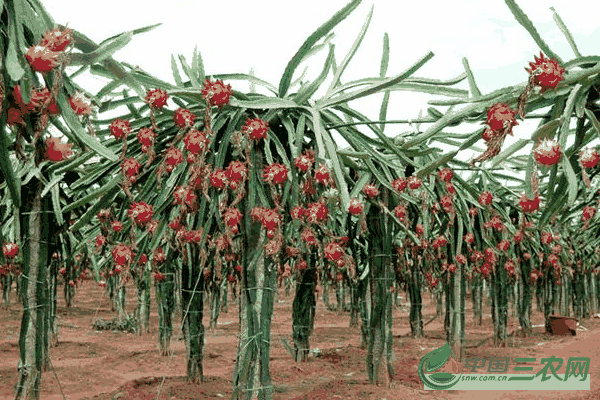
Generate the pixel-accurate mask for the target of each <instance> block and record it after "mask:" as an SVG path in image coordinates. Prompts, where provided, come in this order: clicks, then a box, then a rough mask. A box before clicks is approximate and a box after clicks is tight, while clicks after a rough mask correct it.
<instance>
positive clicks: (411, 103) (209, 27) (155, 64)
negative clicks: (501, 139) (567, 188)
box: [44, 0, 600, 159]
mask: <svg viewBox="0 0 600 400" xmlns="http://www.w3.org/2000/svg"><path fill="white" fill-rule="evenodd" d="M347 2H348V1H347V0H304V1H302V2H292V1H282V0H252V1H239V0H229V1H227V0H223V1H220V2H205V1H193V0H170V1H156V0H104V1H103V2H102V3H95V6H94V8H93V9H90V8H86V7H83V6H82V2H81V1H80V0H60V1H54V0H52V1H45V2H44V5H45V7H46V9H47V11H48V12H49V13H50V15H51V16H52V17H53V18H54V20H55V21H56V22H57V23H63V24H68V26H69V27H72V28H75V29H77V30H80V31H82V32H83V33H85V34H86V35H87V36H89V37H90V38H91V39H93V40H95V41H97V42H99V41H101V40H103V39H105V38H107V37H109V36H112V35H114V34H117V33H120V32H123V31H128V30H132V29H135V28H139V27H142V26H146V25H151V24H155V23H159V22H162V23H163V25H162V26H160V27H158V28H156V29H155V30H153V31H151V32H148V33H144V34H141V35H138V36H135V37H134V39H133V41H132V42H131V43H130V44H129V45H127V46H126V47H125V48H124V49H123V50H120V51H119V52H117V53H116V54H115V56H114V57H115V58H116V59H117V60H121V61H127V62H129V63H131V64H133V65H140V66H141V67H142V68H143V69H145V70H147V71H148V72H150V73H151V74H153V75H154V76H156V77H158V78H161V79H163V80H166V81H169V82H174V81H173V78H172V75H171V66H170V60H171V54H175V55H177V54H183V55H184V56H185V57H186V58H187V59H188V63H190V62H191V55H192V51H193V49H194V46H196V45H197V46H198V50H199V51H200V52H201V55H202V58H203V61H204V66H205V69H206V73H207V75H210V74H218V73H234V72H244V73H248V72H249V70H250V69H251V68H253V69H254V73H255V75H256V76H257V77H259V78H261V79H264V80H266V81H268V82H270V83H272V84H274V85H275V86H278V84H279V80H280V77H281V74H282V73H283V71H284V69H285V67H286V65H287V63H288V61H289V60H290V58H291V57H292V56H293V55H294V53H295V52H296V51H297V49H298V48H299V47H300V46H301V45H302V43H303V42H304V40H305V39H306V38H307V37H308V36H309V35H310V34H311V33H312V32H313V31H314V30H315V29H316V28H318V27H319V26H320V25H321V24H323V23H324V22H325V21H326V20H327V19H329V18H330V17H331V16H332V15H333V14H334V13H335V12H336V11H338V10H339V9H340V8H342V7H343V6H345V5H346V4H347ZM517 3H518V4H519V6H520V7H521V8H522V9H523V10H524V11H525V13H526V14H527V15H528V16H529V18H530V19H531V20H532V22H533V24H534V25H535V26H536V28H537V29H538V32H539V33H540V35H541V36H542V38H543V39H544V40H545V41H546V43H547V44H548V45H549V46H550V48H551V49H552V50H553V51H554V52H555V53H557V54H558V55H559V56H560V57H562V59H563V60H564V61H565V62H566V61H568V60H571V59H572V58H574V54H573V52H572V50H571V48H570V47H569V45H568V43H567V41H566V40H565V38H564V36H563V34H562V33H561V32H560V30H559V29H558V27H557V26H556V24H555V22H554V20H553V13H552V11H551V10H550V7H552V6H554V8H555V10H556V12H557V13H558V14H559V15H560V16H561V18H562V19H563V21H564V23H565V24H566V25H567V27H568V28H569V29H570V31H571V33H572V35H573V36H574V38H575V42H576V43H577V45H578V47H579V51H580V52H581V53H582V54H583V55H584V56H585V55H597V54H600V28H599V25H600V24H599V22H598V21H599V15H600V2H594V1H590V0H570V1H568V2H565V1H558V0H554V1H537V0H536V1H533V0H518V1H517ZM372 5H373V6H374V14H373V19H372V21H371V25H370V27H369V31H368V32H367V35H366V37H365V39H364V41H363V43H362V45H361V47H360V48H359V50H358V52H357V54H356V56H355V58H354V59H353V61H352V62H351V64H350V65H349V67H348V68H347V69H346V72H345V73H344V75H343V76H342V82H347V81H350V80H354V79H358V78H365V77H374V76H378V75H379V65H380V60H381V54H382V43H383V34H384V32H387V33H388V34H389V37H390V47H391V50H390V62H389V67H388V76H393V75H396V74H398V73H400V72H402V71H404V70H405V69H407V68H409V67H410V66H411V65H412V64H413V63H415V62H416V61H417V60H419V59H420V58H421V57H423V56H424V55H425V54H427V53H428V52H429V51H432V52H433V53H434V54H435V57H433V58H432V59H431V60H430V61H429V62H428V63H427V64H426V65H425V66H424V67H423V68H421V69H420V70H419V71H418V72H417V73H416V74H415V75H414V76H419V77H427V78H436V79H449V78H453V77H456V76H458V75H460V74H461V73H463V72H464V69H463V66H462V57H467V59H468V60H469V64H470V67H471V69H472V71H473V73H474V75H475V79H476V82H477V84H478V86H479V88H480V90H481V92H482V93H483V94H486V93H489V92H490V91H493V90H496V89H499V88H501V87H504V86H508V85H515V84H518V83H521V82H525V81H526V80H527V73H526V72H525V70H524V69H523V68H524V67H526V66H528V65H529V64H528V62H529V61H533V55H534V54H535V55H538V54H539V52H540V49H539V48H538V47H537V46H536V44H535V42H534V41H533V39H531V37H530V36H529V34H528V33H527V31H526V30H525V29H524V28H523V27H522V26H521V25H520V24H519V23H518V22H517V21H516V20H515V18H514V17H513V15H512V13H511V12H510V10H509V8H508V6H507V5H506V4H505V3H504V2H503V1H499V0H497V1H477V0H452V1H430V0H420V1H391V0H372V1H370V2H369V1H364V2H363V4H361V5H360V6H359V7H358V8H357V9H356V10H355V11H354V12H353V13H352V14H351V15H350V16H349V17H348V18H347V19H346V20H345V21H343V22H342V23H341V24H339V25H338V26H337V27H336V28H335V30H334V32H335V33H336V37H335V38H334V39H333V43H334V44H335V45H336V48H335V53H336V61H337V63H338V64H339V63H340V62H341V60H342V59H343V57H344V56H345V55H346V52H347V51H348V49H349V48H350V46H352V44H353V42H354V40H355V38H356V36H357V35H358V33H359V31H360V29H361V27H362V25H363V23H364V21H365V19H366V17H367V15H368V13H369V10H370V8H371V6H372ZM322 53H323V54H319V55H318V56H316V57H313V59H311V60H310V61H308V62H305V64H306V66H308V68H309V70H308V75H307V76H308V78H309V79H311V80H312V78H314V77H315V76H316V75H318V73H319V72H320V71H321V68H322V65H323V61H324V59H325V56H326V51H323V52H322ZM303 69H304V65H302V66H301V67H300V68H299V69H298V70H297V75H296V76H295V77H298V76H299V75H300V74H301V73H302V70H303ZM331 76H332V75H331V73H330V78H331ZM93 79H94V80H95V81H97V82H98V88H99V87H101V86H102V84H103V82H105V80H103V79H102V78H98V77H95V78H93ZM232 83H233V84H234V85H236V84H237V85H241V83H240V82H239V81H236V82H232ZM324 86H325V87H327V86H328V82H326V83H325V85H324ZM86 87H89V86H87V85H86ZM461 87H462V88H465V89H468V85H467V83H466V80H465V82H464V85H462V86H461ZM90 89H92V90H91V91H92V92H94V90H93V88H91V87H90ZM238 90H241V91H245V90H246V88H245V87H238ZM381 99H382V95H375V96H371V97H369V98H367V99H363V100H360V101H356V102H354V103H352V106H354V107H355V108H357V109H359V110H361V111H362V112H363V113H365V114H366V115H367V116H369V117H370V118H372V119H378V113H379V106H380V102H381ZM428 99H431V95H428V94H423V95H420V94H412V93H409V92H395V93H392V95H391V101H390V108H389V110H388V119H407V118H416V117H417V116H418V112H419V110H420V109H423V110H426V108H427V107H428V106H427V104H426V101H427V100H428ZM442 111H443V109H442ZM535 126H537V122H533V123H531V124H529V123H521V124H520V125H519V126H517V127H515V128H514V129H513V132H514V133H515V138H518V137H523V138H527V137H529V135H530V134H531V132H532V130H533V129H534V128H535ZM425 128H426V126H422V127H421V130H424V129H425ZM409 129H410V128H408V127H407V126H406V125H390V126H388V128H387V129H386V134H388V135H390V136H395V135H397V134H398V133H400V132H403V131H407V130H409ZM455 129H456V130H457V131H460V129H458V128H455ZM467 130H468V131H472V130H473V128H472V127H469V128H468V129H467ZM512 140H514V139H512ZM510 143H512V141H507V142H506V144H505V147H506V146H508V145H509V144H510ZM478 145H479V146H483V142H479V143H478ZM528 149H530V147H529V148H528ZM471 154H473V153H471ZM461 158H463V157H461ZM469 158H470V157H466V159H469Z"/></svg>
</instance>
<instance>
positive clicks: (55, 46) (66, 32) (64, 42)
mask: <svg viewBox="0 0 600 400" xmlns="http://www.w3.org/2000/svg"><path fill="white" fill-rule="evenodd" d="M72 32H73V30H72V29H63V30H61V29H59V28H56V29H53V30H51V31H46V33H44V37H43V38H42V40H41V41H40V46H45V47H47V48H48V49H50V50H51V51H56V52H61V51H63V50H64V49H65V48H66V47H67V46H68V45H69V44H71V41H72V40H73V36H72Z"/></svg>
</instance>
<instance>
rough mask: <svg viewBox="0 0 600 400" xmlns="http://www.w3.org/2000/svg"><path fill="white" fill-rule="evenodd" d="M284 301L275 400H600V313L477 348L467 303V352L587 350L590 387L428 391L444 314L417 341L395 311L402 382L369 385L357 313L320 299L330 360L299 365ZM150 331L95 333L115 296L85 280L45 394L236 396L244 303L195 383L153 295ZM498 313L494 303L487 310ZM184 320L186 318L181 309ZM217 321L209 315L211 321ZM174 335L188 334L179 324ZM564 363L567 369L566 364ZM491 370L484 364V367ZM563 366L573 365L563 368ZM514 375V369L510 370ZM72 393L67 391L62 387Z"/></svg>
mask: <svg viewBox="0 0 600 400" xmlns="http://www.w3.org/2000/svg"><path fill="white" fill-rule="evenodd" d="M424 298H426V301H427V304H426V308H425V310H424V319H425V321H428V320H430V319H431V318H432V317H433V316H434V315H435V307H434V305H432V304H430V302H429V296H424ZM279 300H280V301H279V302H277V303H276V304H275V313H274V318H273V329H272V341H271V374H272V380H273V384H274V387H275V392H276V393H275V399H281V400H302V399H307V400H310V399H314V400H316V399H344V400H345V399H365V400H366V399H372V400H375V399H377V400H381V399H387V400H392V399H421V398H423V399H452V400H454V399H480V398H487V399H498V400H499V399H558V398H560V399H575V398H577V399H598V398H600V379H598V377H599V375H600V374H599V373H600V320H597V319H592V320H586V321H581V325H583V326H584V327H585V328H586V329H587V330H582V331H578V332H577V336H576V337H571V336H569V337H559V336H555V337H551V336H548V335H546V334H544V333H543V328H542V327H537V328H535V329H534V330H535V332H534V334H533V335H532V336H531V337H528V338H525V339H523V338H520V337H515V338H514V339H513V338H511V339H510V340H509V345H508V347H507V348H503V349H497V348H494V347H492V344H491V343H490V342H491V341H489V340H488V341H487V342H486V343H484V344H482V345H480V346H479V347H474V346H475V345H476V344H478V343H480V342H481V341H482V340H483V339H485V338H487V337H490V336H491V334H492V322H491V319H490V318H489V316H487V318H485V319H484V325H483V326H476V325H475V324H474V322H473V318H472V312H471V310H470V304H469V308H468V310H467V343H466V344H467V347H469V346H471V348H467V349H466V352H467V355H469V356H473V355H477V356H479V357H482V358H485V357H490V356H494V355H496V356H503V357H507V356H508V357H510V358H511V364H510V365H514V358H515V357H526V356H527V357H535V358H536V359H541V358H542V357H549V356H551V355H554V356H556V357H565V360H566V357H569V356H586V357H590V358H591V364H590V369H589V374H590V375H591V391H582V392H566V391H563V392H544V391H525V392H515V391H512V392H511V391H505V392H490V391H486V392H468V391H463V392H457V391H424V390H423V384H422V383H421V382H420V380H419V377H418V376H417V364H418V363H419V360H420V359H421V357H423V356H424V355H425V354H427V353H428V352H430V351H431V350H433V349H435V348H438V347H440V346H441V345H442V344H443V343H444V342H443V337H444V334H443V319H442V318H438V319H436V320H435V321H433V322H432V323H431V324H429V325H427V326H426V328H425V330H426V338H424V339H418V340H415V339H412V338H411V337H410V336H409V335H410V326H409V323H408V308H407V307H401V308H399V309H396V310H395V312H394V332H393V333H394V346H395V356H396V361H395V367H396V374H395V381H394V382H393V385H392V388H383V387H377V386H373V385H370V384H368V381H367V376H366V371H365V350H362V349H360V347H359V342H360V339H359V332H358V329H357V328H348V321H349V315H348V313H344V312H330V311H328V310H327V309H326V308H325V306H324V305H323V303H322V302H321V301H319V302H318V305H317V314H316V320H315V331H314V333H313V335H312V337H311V348H319V349H321V351H322V356H321V357H314V356H311V357H310V359H309V361H308V362H306V363H294V362H293V361H291V357H290V355H289V354H288V353H287V351H286V350H285V347H284V346H283V344H282V342H281V340H280V336H285V337H286V338H288V340H290V341H291V329H292V321H291V315H292V312H291V306H292V298H291V297H290V298H287V297H285V295H284V294H283V292H281V294H280V299H279ZM11 301H12V303H11V304H10V305H9V306H8V307H5V306H0V399H10V398H12V396H13V395H14V390H13V389H14V385H15V383H16V381H17V369H16V366H17V362H18V337H19V328H20V318H21V306H20V304H19V303H17V302H16V299H15V295H14V293H13V294H12V296H11ZM152 301H153V307H152V314H151V332H150V333H149V334H142V335H136V334H130V333H124V332H112V331H96V330H94V329H93V328H92V321H93V320H94V318H103V319H110V318H113V317H114V316H115V315H114V313H113V312H111V309H110V303H109V299H108V296H107V295H106V293H105V292H104V291H103V289H100V288H99V287H98V286H96V285H95V284H94V283H93V282H91V281H89V282H84V283H83V284H82V286H80V287H79V289H78V293H77V296H76V297H75V301H74V304H73V307H72V308H71V310H67V309H66V308H65V303H64V300H63V299H62V298H60V299H59V327H60V336H59V337H60V339H59V344H58V346H57V347H54V348H52V349H51V351H50V356H51V360H52V367H53V368H51V369H49V370H48V371H47V372H45V373H44V375H43V380H42V393H41V398H42V399H45V400H51V399H61V400H62V399H63V398H66V399H69V400H75V399H89V400H92V399H94V400H110V399H127V400H130V399H223V398H225V399H227V398H231V388H232V384H231V380H232V374H233V366H234V363H235V352H236V346H237V333H238V317H237V307H236V306H235V305H234V304H231V305H230V308H229V312H228V313H224V314H221V317H220V319H219V325H218V327H217V329H215V330H214V331H213V332H210V331H208V330H207V332H206V346H205V357H204V374H205V381H204V383H202V384H199V385H196V384H192V383H188V382H186V381H185V378H184V376H185V346H184V343H183V341H180V340H174V341H173V342H172V346H171V348H172V349H173V355H172V357H161V356H160V355H159V353H158V344H157V330H158V316H157V313H156V308H155V303H154V297H153V299H152ZM134 305H135V294H134V290H133V288H130V289H129V291H128V306H127V308H128V311H130V312H132V311H133V307H134ZM486 310H489V309H486ZM174 319H175V320H176V321H178V320H179V319H180V316H179V315H177V314H176V315H175V318H174ZM207 324H208V321H207V318H206V314H205V325H207ZM509 324H510V331H512V330H513V329H514V328H515V327H517V326H518V325H517V322H516V320H515V319H514V318H512V316H511V318H510V319H509ZM533 324H534V325H541V324H542V316H541V315H540V314H539V313H537V312H536V313H534V317H533ZM174 328H175V329H174V332H175V333H174V335H175V336H176V335H177V333H179V323H176V324H175V327H174ZM563 368H564V367H563ZM483 372H485V371H482V373H483ZM559 372H564V370H561V371H559ZM508 373H510V371H509V372H508ZM62 393H64V397H63V394H62Z"/></svg>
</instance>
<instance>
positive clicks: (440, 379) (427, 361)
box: [418, 343, 462, 390]
mask: <svg viewBox="0 0 600 400" xmlns="http://www.w3.org/2000/svg"><path fill="white" fill-rule="evenodd" d="M451 355H452V348H451V347H450V345H449V344H448V343H446V344H445V345H443V346H442V347H440V348H439V349H435V350H433V351H431V352H429V353H427V354H426V355H425V357H423V358H422V359H421V362H420V363H419V371H418V373H419V378H420V379H421V382H423V384H424V385H427V386H428V387H429V388H431V389H435V390H447V389H450V388H451V387H452V386H454V385H455V384H456V382H458V381H459V380H460V377H461V376H462V374H459V375H454V374H451V373H449V372H436V373H434V374H431V375H429V376H425V374H430V373H432V372H435V371H437V370H439V369H440V368H442V367H443V366H444V364H446V361H448V359H449V358H450V356H451Z"/></svg>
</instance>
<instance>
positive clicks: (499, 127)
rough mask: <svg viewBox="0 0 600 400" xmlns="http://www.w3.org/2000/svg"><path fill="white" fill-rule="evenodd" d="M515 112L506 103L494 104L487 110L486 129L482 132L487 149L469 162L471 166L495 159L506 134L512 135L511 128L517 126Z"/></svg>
mask: <svg viewBox="0 0 600 400" xmlns="http://www.w3.org/2000/svg"><path fill="white" fill-rule="evenodd" d="M516 113H517V111H516V110H513V109H511V108H510V107H509V106H508V104H506V103H496V104H494V105H492V106H491V107H490V108H488V111H487V120H486V124H487V126H488V128H487V129H486V130H485V131H484V132H483V135H482V138H483V139H484V140H485V141H486V146H487V149H486V151H485V152H484V153H482V154H481V155H479V156H478V157H476V158H475V159H473V160H472V161H471V162H470V165H471V166H473V165H474V164H475V163H476V162H484V161H486V160H489V159H491V158H494V157H496V156H497V155H498V154H499V153H500V150H502V144H503V143H504V139H506V135H507V134H509V133H510V134H511V135H512V128H513V126H515V125H518V124H519V123H518V122H517V120H516V118H515V114H516Z"/></svg>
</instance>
